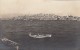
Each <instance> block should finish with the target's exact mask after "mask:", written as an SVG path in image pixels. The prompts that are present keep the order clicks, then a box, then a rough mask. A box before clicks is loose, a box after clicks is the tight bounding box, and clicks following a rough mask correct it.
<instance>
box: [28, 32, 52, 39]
mask: <svg viewBox="0 0 80 50" xmlns="http://www.w3.org/2000/svg"><path fill="white" fill-rule="evenodd" d="M29 36H30V37H33V38H46V37H51V36H52V35H51V34H41V35H40V34H35V35H32V34H31V33H30V34H29Z"/></svg>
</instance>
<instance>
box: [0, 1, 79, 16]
mask: <svg viewBox="0 0 80 50" xmlns="http://www.w3.org/2000/svg"><path fill="white" fill-rule="evenodd" d="M38 13H53V14H56V15H74V16H80V1H79V0H0V17H2V15H15V14H16V15H17V14H18V15H19V14H23V15H25V14H38Z"/></svg>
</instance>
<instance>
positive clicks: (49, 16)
mask: <svg viewBox="0 0 80 50" xmlns="http://www.w3.org/2000/svg"><path fill="white" fill-rule="evenodd" d="M31 19H37V20H77V21H80V17H78V16H72V15H68V16H59V15H55V14H43V13H39V14H30V15H13V17H11V18H2V20H31Z"/></svg>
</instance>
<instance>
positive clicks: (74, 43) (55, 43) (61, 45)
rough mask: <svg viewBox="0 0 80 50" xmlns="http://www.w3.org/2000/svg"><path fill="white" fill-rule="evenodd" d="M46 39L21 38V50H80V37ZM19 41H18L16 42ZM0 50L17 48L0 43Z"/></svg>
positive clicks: (14, 49)
mask: <svg viewBox="0 0 80 50" xmlns="http://www.w3.org/2000/svg"><path fill="white" fill-rule="evenodd" d="M64 39H66V38H58V37H54V38H53V37H52V38H45V39H34V38H29V39H28V40H27V38H25V39H24V38H22V39H21V38H20V39H18V40H19V43H21V45H20V46H19V47H20V48H19V50H80V36H79V35H75V36H74V37H73V38H70V37H69V38H68V39H67V40H64ZM15 41H17V40H15ZM0 50H16V48H15V47H10V46H7V45H5V44H3V43H2V42H0Z"/></svg>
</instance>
